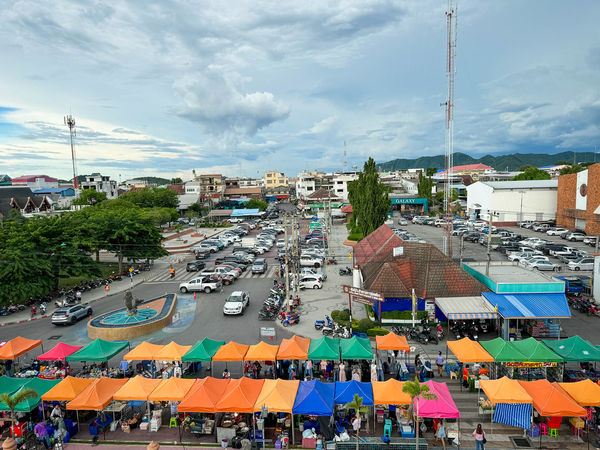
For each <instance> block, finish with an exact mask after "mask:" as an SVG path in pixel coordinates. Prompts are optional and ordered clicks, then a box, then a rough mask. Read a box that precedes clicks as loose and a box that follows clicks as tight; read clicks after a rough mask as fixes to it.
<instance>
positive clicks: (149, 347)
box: [123, 341, 164, 361]
mask: <svg viewBox="0 0 600 450" xmlns="http://www.w3.org/2000/svg"><path fill="white" fill-rule="evenodd" d="M163 347H164V345H159V344H151V343H150V342H145V341H144V342H142V343H141V344H140V345H138V346H137V347H136V348H134V349H133V350H131V351H129V353H126V354H125V356H123V359H124V360H125V361H152V360H155V359H156V358H155V357H154V356H155V355H156V354H157V353H158V352H160V351H161V350H162V349H163Z"/></svg>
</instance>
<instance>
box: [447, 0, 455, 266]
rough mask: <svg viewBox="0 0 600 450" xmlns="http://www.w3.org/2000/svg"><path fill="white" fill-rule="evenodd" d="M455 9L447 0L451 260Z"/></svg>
mask: <svg viewBox="0 0 600 450" xmlns="http://www.w3.org/2000/svg"><path fill="white" fill-rule="evenodd" d="M456 14H457V11H456V8H455V7H454V5H453V4H452V0H448V10H447V11H446V27H447V33H448V37H447V38H448V48H447V55H446V76H447V77H448V100H447V101H446V183H445V185H444V213H445V216H446V227H445V228H446V229H445V235H444V253H446V255H448V256H449V257H451V258H452V187H451V184H450V182H451V180H452V174H451V173H450V170H451V169H452V167H453V166H454V142H453V139H454V74H455V73H456V68H455V66H454V59H455V57H456Z"/></svg>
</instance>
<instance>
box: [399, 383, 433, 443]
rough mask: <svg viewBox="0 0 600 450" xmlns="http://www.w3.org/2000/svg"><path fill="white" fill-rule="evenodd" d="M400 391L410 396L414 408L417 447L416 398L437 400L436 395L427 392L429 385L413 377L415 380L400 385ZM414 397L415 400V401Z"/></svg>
mask: <svg viewBox="0 0 600 450" xmlns="http://www.w3.org/2000/svg"><path fill="white" fill-rule="evenodd" d="M402 392H405V393H406V394H408V395H409V396H410V405H411V406H410V407H411V408H414V410H415V436H416V437H417V442H416V446H415V447H416V448H419V402H418V399H419V398H422V399H423V400H437V395H435V394H434V393H433V392H429V386H428V385H426V384H425V383H420V382H419V379H418V378H417V377H415V381H405V382H404V384H403V385H402ZM415 399H417V401H416V402H415Z"/></svg>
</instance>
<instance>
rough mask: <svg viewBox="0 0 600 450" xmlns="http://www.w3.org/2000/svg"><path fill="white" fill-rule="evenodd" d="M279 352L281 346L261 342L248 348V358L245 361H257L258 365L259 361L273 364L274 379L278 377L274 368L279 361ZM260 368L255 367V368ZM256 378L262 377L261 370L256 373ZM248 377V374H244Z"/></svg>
mask: <svg viewBox="0 0 600 450" xmlns="http://www.w3.org/2000/svg"><path fill="white" fill-rule="evenodd" d="M278 351H279V345H271V344H267V343H266V342H263V341H261V342H259V343H258V344H255V345H251V346H250V347H248V351H247V352H246V356H245V357H244V360H245V361H255V364H258V361H263V362H266V363H268V364H271V367H272V372H273V378H275V377H276V375H277V374H276V370H275V367H274V364H275V361H276V359H277V352H278ZM257 367H259V366H258V365H255V368H257ZM254 372H255V373H254V377H255V378H257V377H258V376H260V374H259V372H260V370H255V371H254ZM244 375H246V374H244Z"/></svg>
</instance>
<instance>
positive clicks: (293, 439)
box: [290, 413, 296, 445]
mask: <svg viewBox="0 0 600 450" xmlns="http://www.w3.org/2000/svg"><path fill="white" fill-rule="evenodd" d="M290 414H291V415H292V445H296V439H295V438H294V413H290Z"/></svg>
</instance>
